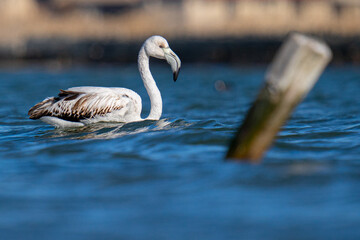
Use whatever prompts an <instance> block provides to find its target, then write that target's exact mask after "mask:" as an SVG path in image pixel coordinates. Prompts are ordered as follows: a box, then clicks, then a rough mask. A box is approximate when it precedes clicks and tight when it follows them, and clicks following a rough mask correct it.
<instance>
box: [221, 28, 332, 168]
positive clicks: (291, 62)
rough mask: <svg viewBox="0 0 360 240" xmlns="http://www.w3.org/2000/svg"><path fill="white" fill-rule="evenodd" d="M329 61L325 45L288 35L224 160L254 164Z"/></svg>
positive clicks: (296, 35)
mask: <svg viewBox="0 0 360 240" xmlns="http://www.w3.org/2000/svg"><path fill="white" fill-rule="evenodd" d="M331 57H332V54H331V50H330V49H329V47H328V46H327V45H326V44H325V43H323V42H320V41H318V40H315V39H313V38H310V37H307V36H304V35H301V34H297V33H295V34H292V35H290V36H289V38H288V39H287V41H286V42H285V43H284V44H283V45H282V46H281V48H280V50H279V52H278V53H277V55H276V56H275V60H274V61H273V63H272V64H271V66H270V68H269V69H268V71H267V73H266V76H265V86H264V87H263V88H262V89H261V90H260V93H259V95H258V97H257V99H256V100H255V102H254V104H253V105H252V107H251V108H250V110H249V112H248V114H247V116H246V118H245V120H244V122H243V124H242V125H241V126H240V128H239V130H238V132H237V134H236V136H235V138H234V139H233V141H232V142H231V145H230V148H229V151H228V153H227V156H226V157H227V158H228V159H234V160H242V161H251V162H258V161H259V160H260V159H261V158H262V156H263V154H264V152H265V151H266V150H267V149H268V148H269V146H270V145H271V143H272V141H273V139H274V137H275V136H276V134H277V132H278V131H279V129H280V127H281V126H282V125H283V124H284V122H285V121H286V120H287V119H288V118H289V116H290V115H291V112H292V111H293V109H294V108H295V107H296V106H297V104H298V103H299V102H300V101H301V100H302V99H303V98H304V96H306V94H307V93H308V92H309V91H310V90H311V88H312V87H313V86H314V84H315V83H316V81H317V79H318V78H319V76H320V74H321V73H322V72H323V70H324V68H325V67H326V65H327V64H328V62H329V61H330V59H331Z"/></svg>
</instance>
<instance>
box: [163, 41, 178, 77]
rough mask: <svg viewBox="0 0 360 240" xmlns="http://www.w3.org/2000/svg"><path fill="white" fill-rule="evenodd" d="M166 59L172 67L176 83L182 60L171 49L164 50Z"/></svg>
mask: <svg viewBox="0 0 360 240" xmlns="http://www.w3.org/2000/svg"><path fill="white" fill-rule="evenodd" d="M163 51H164V55H165V59H166V61H167V63H168V64H170V66H171V70H172V71H173V76H174V82H176V79H177V78H178V76H179V72H180V67H181V61H180V58H179V57H178V56H177V55H176V54H175V53H174V52H173V51H172V50H171V49H170V48H169V47H167V48H163Z"/></svg>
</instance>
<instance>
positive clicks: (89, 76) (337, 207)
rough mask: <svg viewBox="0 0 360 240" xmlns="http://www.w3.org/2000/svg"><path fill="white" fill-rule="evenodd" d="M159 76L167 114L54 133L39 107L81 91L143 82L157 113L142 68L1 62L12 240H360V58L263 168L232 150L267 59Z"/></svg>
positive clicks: (289, 130)
mask: <svg viewBox="0 0 360 240" xmlns="http://www.w3.org/2000/svg"><path fill="white" fill-rule="evenodd" d="M153 72H154V76H155V78H156V79H157V81H158V85H159V87H160V89H161V90H162V96H163V100H164V113H163V118H162V120H160V121H145V122H141V123H130V124H126V125H121V124H114V123H112V124H96V125H94V126H90V127H85V128H82V129H77V130H76V129H71V130H56V129H53V128H52V127H51V126H48V125H46V124H44V123H42V122H40V121H32V120H29V119H28V118H27V111H28V109H29V108H30V107H31V106H32V105H33V104H35V103H36V102H38V101H40V100H42V99H43V98H44V97H46V96H50V95H54V94H56V93H57V91H58V89H66V88H68V87H71V86H81V85H95V86H124V87H128V88H131V89H133V90H135V91H136V92H138V93H140V94H141V96H142V98H143V102H144V110H145V114H144V115H143V116H146V114H147V113H148V112H149V100H148V99H147V97H146V95H145V91H144V89H143V86H142V84H141V82H140V79H139V76H138V72H137V68H136V66H135V65H129V66H120V67H95V68H94V67H74V68H69V69H63V70H57V71H55V70H51V69H50V70H49V69H47V68H45V67H40V66H32V67H24V68H21V69H2V70H0V96H1V97H0V213H1V218H0V238H1V239H359V238H360V229H359V225H360V191H359V188H360V162H359V158H360V115H359V113H360V111H359V110H360V109H359V105H360V94H359V89H360V70H359V68H358V67H350V66H345V67H331V68H329V69H327V70H326V72H325V73H324V75H323V76H322V77H321V79H320V81H319V82H318V84H317V85H316V86H315V88H314V89H313V91H312V92H311V94H310V95H309V96H308V97H307V98H306V100H305V101H304V102H303V103H302V104H301V105H300V106H299V107H298V108H297V110H296V111H295V113H294V114H293V116H292V118H291V120H290V121H289V122H288V124H287V125H286V126H285V127H284V128H283V129H282V131H281V132H280V133H279V136H278V139H277V141H276V143H275V144H274V145H273V147H272V148H271V149H270V151H269V152H268V153H267V154H266V156H265V159H264V161H263V164H261V165H248V164H237V163H230V162H224V160H223V157H224V155H225V152H226V150H227V145H228V143H229V140H230V139H231V137H232V136H233V134H234V132H235V130H236V128H237V126H238V124H239V122H240V120H241V119H242V118H243V117H244V114H245V113H246V111H247V109H248V107H249V105H250V104H251V102H252V100H253V98H254V97H255V96H256V94H257V91H258V89H259V87H260V86H261V84H262V78H263V75H264V72H265V67H262V66H260V67H245V66H227V65H198V66H197V65H195V66H190V65H184V67H183V69H182V72H181V74H180V77H179V79H178V81H177V82H176V83H173V82H172V81H171V76H172V74H171V71H170V69H169V68H168V66H165V64H164V65H159V66H155V67H153ZM217 81H225V83H226V85H227V89H226V90H225V91H217V90H216V89H215V87H214V86H215V85H218V84H215V83H219V82H217Z"/></svg>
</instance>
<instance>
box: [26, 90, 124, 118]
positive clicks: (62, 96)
mask: <svg viewBox="0 0 360 240" xmlns="http://www.w3.org/2000/svg"><path fill="white" fill-rule="evenodd" d="M130 101H131V99H130V97H129V96H128V95H126V94H123V95H118V94H116V93H115V92H113V91H105V92H102V93H99V92H78V91H69V90H60V93H59V94H58V96H57V97H50V98H46V99H45V100H44V101H42V102H40V103H38V104H36V105H35V106H34V107H32V108H31V109H30V110H29V113H28V114H29V116H30V118H31V119H39V118H41V117H44V116H52V117H58V118H61V119H64V120H68V121H74V122H79V121H80V120H83V119H89V118H93V117H95V116H99V115H105V114H107V113H110V112H112V111H115V110H120V109H122V108H124V107H126V105H127V104H128V103H129V102H130Z"/></svg>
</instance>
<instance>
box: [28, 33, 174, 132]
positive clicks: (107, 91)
mask: <svg viewBox="0 0 360 240" xmlns="http://www.w3.org/2000/svg"><path fill="white" fill-rule="evenodd" d="M149 57H156V58H160V59H166V60H167V62H168V63H169V64H170V65H171V68H172V70H173V73H174V81H176V79H177V76H178V73H179V70H180V66H181V62H180V59H179V58H178V57H177V55H176V54H175V53H174V52H173V51H172V50H171V49H170V48H169V45H168V43H167V41H166V40H165V39H164V38H163V37H160V36H152V37H150V38H149V39H147V40H146V41H145V43H144V44H143V46H142V47H141V49H140V52H139V57H138V65H139V71H140V75H141V78H142V80H143V82H144V86H145V88H146V90H147V92H148V94H149V97H150V102H151V110H150V114H149V116H148V117H147V118H146V119H151V120H159V119H160V117H161V114H162V99H161V94H160V91H159V89H158V88H157V86H156V83H155V80H154V78H153V77H152V75H151V72H150V69H149ZM141 109H142V103H141V98H140V96H139V95H138V94H137V93H135V92H134V91H132V90H129V89H126V88H105V87H73V88H69V89H67V90H60V93H59V95H58V96H57V97H50V98H46V99H45V100H43V101H42V102H40V103H38V104H36V105H35V106H34V107H32V108H31V109H30V110H29V116H30V118H31V119H40V120H42V121H44V122H46V123H48V124H51V125H54V126H55V127H78V126H84V125H86V124H91V123H95V122H124V123H127V122H134V121H140V120H142V118H141Z"/></svg>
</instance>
